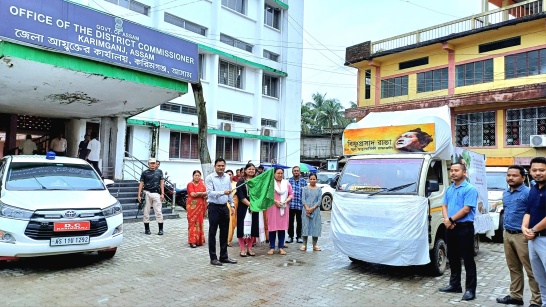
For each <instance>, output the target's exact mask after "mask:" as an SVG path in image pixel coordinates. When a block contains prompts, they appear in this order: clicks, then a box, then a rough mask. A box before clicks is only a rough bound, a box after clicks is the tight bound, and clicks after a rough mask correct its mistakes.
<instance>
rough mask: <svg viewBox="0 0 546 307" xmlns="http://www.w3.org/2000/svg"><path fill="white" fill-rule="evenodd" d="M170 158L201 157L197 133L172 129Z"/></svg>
mask: <svg viewBox="0 0 546 307" xmlns="http://www.w3.org/2000/svg"><path fill="white" fill-rule="evenodd" d="M169 158H171V159H199V150H198V146H197V134H191V133H182V132H176V131H171V138H170V141H169Z"/></svg>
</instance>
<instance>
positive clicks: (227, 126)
mask: <svg viewBox="0 0 546 307" xmlns="http://www.w3.org/2000/svg"><path fill="white" fill-rule="evenodd" d="M220 129H221V130H224V131H231V123H221V124H220Z"/></svg>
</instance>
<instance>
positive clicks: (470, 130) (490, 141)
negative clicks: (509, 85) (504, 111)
mask: <svg viewBox="0 0 546 307" xmlns="http://www.w3.org/2000/svg"><path fill="white" fill-rule="evenodd" d="M455 137H456V141H457V145H458V146H462V147H482V146H495V112H494V111H490V112H478V113H468V114H458V115H457V116H456V118H455Z"/></svg>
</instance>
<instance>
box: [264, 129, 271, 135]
mask: <svg viewBox="0 0 546 307" xmlns="http://www.w3.org/2000/svg"><path fill="white" fill-rule="evenodd" d="M262 135H265V136H271V129H265V128H262Z"/></svg>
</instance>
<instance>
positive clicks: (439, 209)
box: [430, 207, 442, 213]
mask: <svg viewBox="0 0 546 307" xmlns="http://www.w3.org/2000/svg"><path fill="white" fill-rule="evenodd" d="M438 211H440V212H442V207H436V208H432V209H430V213H433V212H438Z"/></svg>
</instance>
